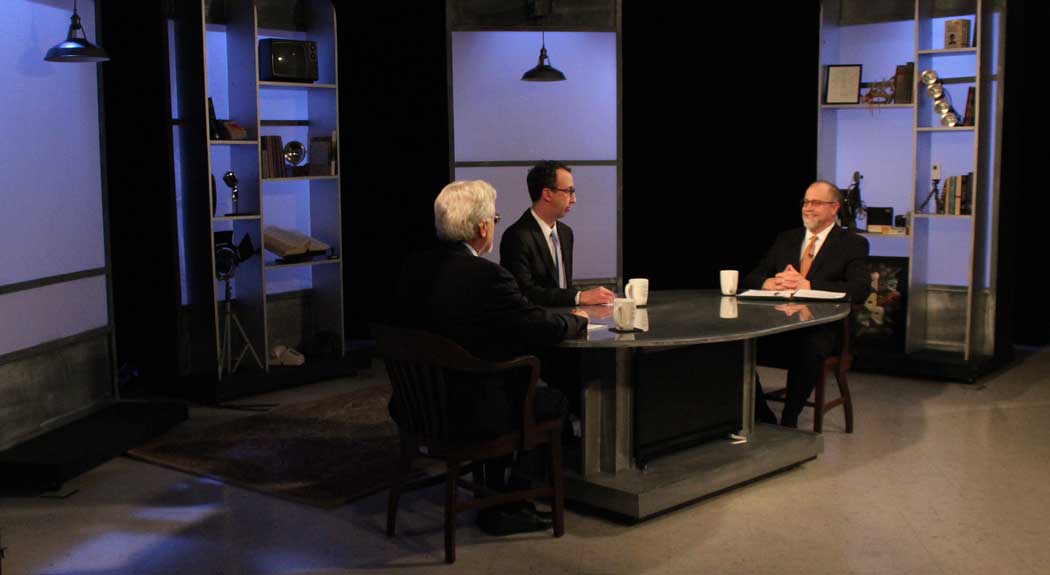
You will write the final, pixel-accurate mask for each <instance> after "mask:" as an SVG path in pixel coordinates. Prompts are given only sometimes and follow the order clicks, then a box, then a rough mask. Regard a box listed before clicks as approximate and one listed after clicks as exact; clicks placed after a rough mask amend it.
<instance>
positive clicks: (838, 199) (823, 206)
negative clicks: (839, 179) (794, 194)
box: [802, 180, 842, 233]
mask: <svg viewBox="0 0 1050 575" xmlns="http://www.w3.org/2000/svg"><path fill="white" fill-rule="evenodd" d="M841 205H842V192H840V191H839V189H838V187H837V186H835V184H832V183H831V182H826V181H824V180H818V181H816V182H813V183H812V184H810V185H809V187H808V188H806V196H805V197H804V198H803V200H802V224H803V225H805V226H806V229H807V230H809V231H811V232H813V233H819V232H822V231H824V230H825V229H826V228H827V227H828V226H830V225H832V224H834V223H835V218H836V217H837V216H838V213H839V207H840V206H841Z"/></svg>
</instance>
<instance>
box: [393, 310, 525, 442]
mask: <svg viewBox="0 0 1050 575" xmlns="http://www.w3.org/2000/svg"><path fill="white" fill-rule="evenodd" d="M372 332H373V334H374V335H375V337H376V349H377V351H378V352H379V354H380V356H382V358H383V360H384V362H385V363H386V368H387V374H388V375H389V377H390V383H391V385H393V388H394V398H395V399H394V401H395V402H398V405H399V407H400V411H401V412H402V413H399V417H402V418H403V419H404V421H401V422H399V424H400V425H401V427H402V429H403V430H405V431H407V432H409V433H412V434H414V435H416V436H417V439H418V440H419V442H420V444H421V445H423V444H430V443H433V442H439V443H447V442H448V440H449V437H450V435H451V434H452V429H451V424H452V423H454V422H451V421H450V413H451V411H452V409H451V408H452V406H450V405H449V393H448V391H449V390H448V386H449V385H450V381H449V376H450V375H451V374H457V375H456V376H457V377H458V375H459V374H463V375H467V374H476V375H484V374H493V373H499V372H511V371H513V370H519V369H523V368H525V369H528V370H529V383H528V385H527V386H526V387H525V389H524V390H523V391H524V392H525V397H526V398H528V399H526V400H525V403H524V405H525V406H526V407H525V409H524V410H523V414H522V415H523V419H524V421H523V429H522V430H523V432H524V435H525V437H526V438H527V439H528V440H527V441H526V443H527V444H529V446H530V447H531V445H532V444H533V443H534V442H535V440H536V437H535V432H534V430H533V428H534V427H535V419H534V414H533V410H532V401H531V398H532V397H533V395H534V394H535V386H536V382H537V381H538V380H539V373H540V363H539V360H538V359H537V358H536V357H534V356H521V357H518V358H515V359H513V360H510V361H505V362H495V363H493V362H486V361H483V360H481V359H478V358H477V357H474V356H473V355H471V354H470V353H469V352H468V351H466V350H465V349H463V348H462V347H460V346H459V345H458V344H456V343H455V342H453V341H451V340H449V339H447V338H444V337H441V336H438V335H434V334H431V333H427V332H424V331H419V330H413V329H406V328H398V327H392V326H386V325H373V326H372ZM458 382H459V381H458V379H457V383H458Z"/></svg>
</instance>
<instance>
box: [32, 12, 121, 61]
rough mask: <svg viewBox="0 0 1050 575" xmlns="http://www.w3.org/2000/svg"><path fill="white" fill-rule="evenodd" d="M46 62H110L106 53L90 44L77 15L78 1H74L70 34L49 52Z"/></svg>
mask: <svg viewBox="0 0 1050 575" xmlns="http://www.w3.org/2000/svg"><path fill="white" fill-rule="evenodd" d="M44 60H47V61H48V62H105V61H106V60H109V56H107V55H106V51H105V50H103V49H102V48H100V47H98V46H95V45H94V44H92V43H91V42H88V39H87V34H85V33H84V27H83V26H81V25H80V16H79V15H78V14H77V0H73V16H71V17H70V18H69V34H68V35H66V39H65V41H64V42H59V43H58V44H56V45H55V46H54V47H53V48H51V49H50V50H48V51H47V55H46V56H44Z"/></svg>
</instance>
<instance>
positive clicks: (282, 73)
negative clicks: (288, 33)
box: [259, 38, 317, 83]
mask: <svg viewBox="0 0 1050 575" xmlns="http://www.w3.org/2000/svg"><path fill="white" fill-rule="evenodd" d="M259 80H262V81H273V82H303V83H310V82H316V81H317V43H316V42H312V41H309V40H285V39H281V38H264V39H262V40H259Z"/></svg>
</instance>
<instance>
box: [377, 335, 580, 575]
mask: <svg viewBox="0 0 1050 575" xmlns="http://www.w3.org/2000/svg"><path fill="white" fill-rule="evenodd" d="M372 329H373V333H374V335H375V336H376V348H377V351H378V352H379V355H380V356H381V357H382V358H383V359H384V362H385V363H386V369H387V374H388V375H389V376H390V382H391V384H392V385H393V388H394V393H393V397H394V401H395V402H397V403H398V408H399V410H400V411H399V414H400V415H399V418H400V419H402V421H401V422H399V423H398V427H399V431H400V436H401V463H400V466H399V467H398V470H397V473H396V476H395V478H394V482H393V485H392V486H391V488H390V499H389V501H388V506H387V525H386V532H387V536H388V537H393V536H394V532H395V525H396V521H397V506H398V500H399V498H400V496H401V491H402V489H403V487H404V481H405V477H406V475H407V474H408V471H409V470H410V468H411V465H412V461H413V460H414V459H415V458H416V457H419V456H422V457H430V458H435V459H441V460H444V461H445V465H446V481H445V484H446V489H445V562H447V563H453V562H455V560H456V534H455V522H456V515H457V514H459V513H462V512H464V511H468V510H470V509H481V508H485V507H491V506H493V505H500V504H503V503H510V502H513V501H525V500H529V499H535V498H539V497H552V498H553V506H552V507H553V509H552V511H553V523H554V536H555V537H561V536H562V535H563V534H564V533H565V519H564V507H565V494H564V488H563V481H562V465H561V420H560V419H548V420H541V421H536V418H535V414H534V397H535V395H536V384H537V382H538V381H539V374H540V361H539V359H537V358H536V357H534V356H521V357H517V358H514V359H512V360H510V361H504V362H498V363H493V362H486V361H482V360H480V359H478V358H476V357H474V356H473V355H471V354H470V353H469V352H467V351H466V350H465V349H463V348H462V347H460V346H459V345H457V344H456V343H454V342H452V341H451V340H448V339H446V338H444V337H440V336H437V335H434V334H430V333H426V332H422V331H417V330H410V329H402V328H395V327H391V326H373V328H372ZM521 370H527V371H528V373H529V378H528V386H527V387H526V388H525V391H524V400H523V402H522V412H521V425H520V428H518V429H514V430H513V431H511V432H509V433H507V434H505V435H501V436H499V437H494V438H491V439H483V440H463V439H457V438H455V437H452V436H451V434H450V423H451V422H450V420H449V415H450V411H451V410H450V406H449V405H448V401H447V400H448V395H447V393H446V391H447V390H446V375H447V374H448V373H449V372H450V371H455V372H464V373H471V374H477V375H487V374H500V373H508V374H509V373H511V372H518V373H520V372H521ZM479 385H483V384H481V383H479ZM540 445H546V446H547V450H548V451H549V455H550V470H549V477H550V484H549V485H547V486H543V487H538V488H530V489H524V490H519V491H514V492H508V493H496V494H492V493H491V492H490V491H489V490H486V489H485V488H484V487H483V486H481V485H480V484H478V483H477V479H478V476H477V474H475V476H474V479H475V481H474V482H470V481H466V480H464V479H462V478H461V477H460V475H461V474H462V473H463V471H464V464H466V463H468V462H469V463H471V464H472V465H473V466H474V469H475V470H476V469H477V468H478V463H479V462H481V461H484V460H486V459H492V458H496V457H502V456H506V455H510V454H512V453H514V451H516V450H529V449H533V448H535V447H537V446H540ZM457 486H459V487H464V488H467V489H470V490H471V491H473V493H474V498H473V499H459V498H458V493H457Z"/></svg>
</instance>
